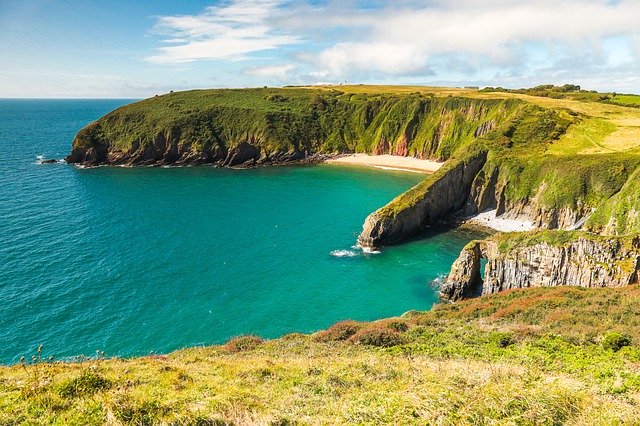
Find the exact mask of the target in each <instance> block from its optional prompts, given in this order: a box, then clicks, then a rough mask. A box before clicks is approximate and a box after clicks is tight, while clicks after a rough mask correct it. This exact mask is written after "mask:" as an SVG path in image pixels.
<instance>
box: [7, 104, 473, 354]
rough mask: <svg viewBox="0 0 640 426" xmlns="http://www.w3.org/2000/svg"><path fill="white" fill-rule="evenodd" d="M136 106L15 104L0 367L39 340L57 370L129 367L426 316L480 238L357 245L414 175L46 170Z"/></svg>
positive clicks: (328, 168)
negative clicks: (103, 361)
mask: <svg viewBox="0 0 640 426" xmlns="http://www.w3.org/2000/svg"><path fill="white" fill-rule="evenodd" d="M128 102H130V101H127V100H0V144H2V149H1V151H0V183H1V185H0V301H1V303H0V363H5V364H10V363H16V362H18V361H19V359H20V357H21V356H25V357H26V358H27V359H30V358H31V356H32V355H34V354H36V351H37V348H38V346H39V345H40V344H42V345H43V356H45V357H48V356H54V357H55V358H56V359H65V358H70V357H73V356H78V355H86V356H92V355H95V354H96V351H104V352H105V354H106V356H120V357H127V356H135V355H145V354H150V353H166V352H170V351H173V350H176V349H179V348H183V347H188V346H196V345H209V344H216V343H222V342H224V341H226V340H227V339H229V338H231V337H233V336H238V335H243V334H257V335H260V336H262V337H265V338H273V337H278V336H281V335H283V334H286V333H290V332H312V331H315V330H319V329H322V328H326V327H327V326H329V325H331V324H332V323H334V322H336V321H340V320H344V319H355V320H374V319H378V318H384V317H389V316H395V315H400V314H402V313H403V312H405V311H408V310H413V309H416V310H427V309H430V308H431V307H432V306H433V304H434V303H435V302H436V301H437V289H436V285H435V283H437V281H438V279H439V278H440V277H442V275H443V274H445V273H447V272H448V270H449V267H450V266H451V263H452V262H453V260H454V259H455V258H456V257H457V255H458V254H459V252H460V250H461V249H462V247H463V246H464V244H466V242H468V241H469V240H471V239H473V238H476V237H478V236H479V235H478V233H476V232H473V231H470V230H460V229H458V230H450V231H437V230H434V231H433V232H431V233H430V234H428V235H425V236H422V237H421V238H419V239H415V240H413V241H410V242H408V243H406V244H402V245H398V246H393V247H387V248H384V249H383V250H381V252H380V253H363V252H362V251H360V250H358V249H357V248H354V247H353V246H354V244H355V242H356V237H357V235H358V233H359V232H360V230H361V228H362V223H363V221H364V219H365V218H366V216H367V215H368V214H369V213H371V212H372V211H374V210H375V209H376V208H378V207H381V206H383V205H384V204H385V203H387V202H388V201H390V200H391V199H393V198H394V197H395V196H396V195H398V194H400V193H401V192H403V191H404V190H406V189H408V188H410V187H411V186H413V185H415V184H416V183H417V182H419V180H421V179H422V178H423V176H422V175H420V174H414V173H404V172H393V171H380V170H375V169H367V168H359V167H354V166H343V165H333V164H323V165H314V166H282V167H272V168H258V169H252V170H228V169H220V168H213V167H207V166H201V167H185V168H107V167H100V168H93V169H80V168H76V167H73V166H71V165H67V164H39V161H38V158H42V157H46V158H57V159H60V158H63V157H64V156H65V155H67V154H68V153H69V151H70V148H71V142H72V140H73V137H74V135H75V133H76V132H77V131H78V130H79V129H80V128H81V127H83V126H84V125H86V124H87V123H89V122H91V121H93V120H95V119H97V118H99V117H100V116H102V115H103V114H105V113H107V112H109V111H110V110H112V109H114V108H116V107H118V106H120V105H123V104H125V103H128ZM39 156H40V157H39Z"/></svg>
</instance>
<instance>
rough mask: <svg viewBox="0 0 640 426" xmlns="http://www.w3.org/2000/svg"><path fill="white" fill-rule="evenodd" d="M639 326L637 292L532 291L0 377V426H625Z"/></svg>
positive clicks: (40, 366) (49, 365)
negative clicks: (272, 336)
mask: <svg viewBox="0 0 640 426" xmlns="http://www.w3.org/2000/svg"><path fill="white" fill-rule="evenodd" d="M639 314H640V288H639V287H638V286H630V287H627V288H622V289H581V288H573V287H571V288H569V287H560V288H538V289H527V290H518V291H508V292H505V293H502V294H498V295H493V296H485V297H480V298H477V299H472V300H468V301H465V302H460V303H456V304H445V305H438V306H437V307H436V308H435V309H433V310H432V311H429V312H410V313H407V314H406V315H404V316H403V317H401V318H396V319H391V320H383V321H378V322H374V323H354V322H352V323H347V324H345V325H337V326H336V327H335V328H333V331H331V330H332V329H329V331H328V332H320V333H316V334H314V335H302V334H292V335H288V336H284V337H283V338H280V339H276V340H270V341H262V340H260V339H256V338H251V339H245V340H243V344H240V345H238V344H237V343H238V341H237V339H236V342H235V343H233V341H232V342H230V343H229V344H227V345H223V346H213V347H201V348H190V349H184V350H181V351H177V352H174V353H172V354H169V355H166V356H165V355H159V356H150V357H141V358H133V359H124V360H123V359H103V358H98V359H84V360H83V361H82V362H81V363H80V362H76V363H60V362H37V363H35V364H30V365H24V366H22V365H16V366H11V367H1V368H0V423H2V424H43V423H47V424H83V425H84V424H105V423H106V424H237V425H240V424H242V425H244V424H443V425H457V424H463V425H464V424H467V425H476V424H550V425H552V424H573V425H589V424H594V425H595V424H633V422H634V421H635V420H636V419H637V418H639V417H640V407H639V406H638V405H637V403H636V401H637V400H638V398H639V397H640V372H639V371H638V368H637V365H638V363H639V362H640V348H638V346H636V345H637V344H638V342H640V315H639ZM347 329H348V330H350V331H348V332H346V333H345V332H344V331H345V330H347ZM358 336H359V337H358ZM389 336H392V338H389ZM245 343H247V344H245ZM249 343H250V344H249ZM45 352H46V348H45Z"/></svg>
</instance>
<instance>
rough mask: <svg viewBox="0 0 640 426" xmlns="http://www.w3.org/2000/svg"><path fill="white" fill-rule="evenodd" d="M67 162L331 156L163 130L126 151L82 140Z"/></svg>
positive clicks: (271, 161) (224, 161)
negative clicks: (195, 139) (189, 138)
mask: <svg viewBox="0 0 640 426" xmlns="http://www.w3.org/2000/svg"><path fill="white" fill-rule="evenodd" d="M82 136H83V135H82V133H79V134H78V136H77V137H76V140H75V141H74V148H73V150H72V151H71V154H70V155H69V156H67V158H66V161H67V162H68V163H71V164H79V165H83V166H89V167H91V166H98V165H108V166H162V165H176V166H181V165H201V164H211V165H216V166H221V167H237V168H244V167H253V166H259V165H277V164H285V163H292V162H300V163H302V162H316V161H321V160H323V159H325V158H327V157H329V156H328V155H319V154H315V153H312V152H310V151H299V150H296V149H293V148H292V149H290V150H288V151H281V150H274V151H266V150H265V149H264V148H261V146H260V144H259V141H258V140H257V138H256V137H255V136H248V137H247V140H245V141H242V142H240V143H238V144H237V145H235V146H231V147H227V146H225V145H224V144H221V143H220V144H214V145H211V146H207V147H195V146H193V145H191V144H188V143H180V142H179V138H180V135H179V133H177V132H176V133H172V132H168V133H159V134H157V135H156V136H155V137H154V138H153V143H152V144H146V145H143V144H141V143H140V142H139V141H134V142H133V143H132V144H131V147H130V148H129V149H128V150H126V151H123V150H119V149H114V148H110V147H109V145H108V143H106V142H102V141H95V140H90V141H89V142H87V141H85V140H82V139H78V138H81V137H82Z"/></svg>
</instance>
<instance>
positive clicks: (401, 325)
mask: <svg viewBox="0 0 640 426" xmlns="http://www.w3.org/2000/svg"><path fill="white" fill-rule="evenodd" d="M381 324H383V325H384V326H385V327H387V328H388V329H389V330H393V331H397V332H398V333H404V332H405V331H407V330H408V329H409V326H408V325H407V323H406V321H402V320H398V319H391V320H386V321H383V322H381Z"/></svg>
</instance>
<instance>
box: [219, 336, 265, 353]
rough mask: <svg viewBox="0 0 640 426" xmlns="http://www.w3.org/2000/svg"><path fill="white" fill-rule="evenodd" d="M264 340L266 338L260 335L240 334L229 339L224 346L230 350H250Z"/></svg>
mask: <svg viewBox="0 0 640 426" xmlns="http://www.w3.org/2000/svg"><path fill="white" fill-rule="evenodd" d="M262 342H264V339H263V338H262V337H260V336H253V335H249V336H239V337H234V338H233V339H231V340H229V341H228V342H227V344H226V345H224V347H225V349H226V350H227V351H229V352H241V351H250V350H252V349H255V348H257V347H258V346H260V345H261V344H262Z"/></svg>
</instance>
